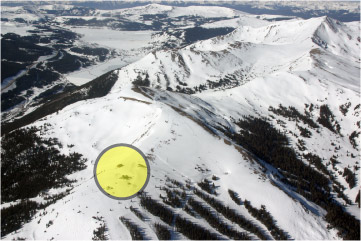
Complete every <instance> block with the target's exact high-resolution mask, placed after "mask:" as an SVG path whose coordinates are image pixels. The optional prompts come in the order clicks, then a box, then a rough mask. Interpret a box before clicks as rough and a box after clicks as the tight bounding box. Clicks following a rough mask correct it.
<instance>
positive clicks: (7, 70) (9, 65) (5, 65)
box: [1, 59, 27, 83]
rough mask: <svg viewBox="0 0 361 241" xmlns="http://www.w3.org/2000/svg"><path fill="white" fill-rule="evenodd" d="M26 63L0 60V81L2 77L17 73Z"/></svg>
mask: <svg viewBox="0 0 361 241" xmlns="http://www.w3.org/2000/svg"><path fill="white" fill-rule="evenodd" d="M26 66H27V65H26V64H24V63H17V62H11V61H7V60H5V59H2V60H1V83H2V82H3V80H4V79H6V78H9V77H12V76H15V75H17V74H18V73H19V72H20V71H21V70H24V69H25V68H26Z"/></svg>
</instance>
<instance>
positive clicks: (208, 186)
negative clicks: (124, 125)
mask: <svg viewBox="0 0 361 241" xmlns="http://www.w3.org/2000/svg"><path fill="white" fill-rule="evenodd" d="M197 184H198V186H199V187H200V188H202V189H203V190H204V191H206V192H208V193H209V194H213V195H217V192H216V186H215V185H214V182H213V183H212V182H211V181H209V180H208V179H203V180H202V181H201V182H199V183H197Z"/></svg>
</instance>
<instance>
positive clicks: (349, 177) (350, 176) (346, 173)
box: [342, 167, 357, 188]
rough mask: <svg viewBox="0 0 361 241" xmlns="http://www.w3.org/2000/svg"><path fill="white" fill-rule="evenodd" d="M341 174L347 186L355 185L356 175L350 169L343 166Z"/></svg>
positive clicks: (352, 186)
mask: <svg viewBox="0 0 361 241" xmlns="http://www.w3.org/2000/svg"><path fill="white" fill-rule="evenodd" d="M342 176H343V177H345V180H346V182H347V183H348V186H349V187H350V188H354V187H355V186H356V183H357V179H356V175H355V173H353V172H352V171H351V170H350V169H348V168H347V167H345V168H344V169H343V175H342Z"/></svg>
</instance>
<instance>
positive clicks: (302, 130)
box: [296, 124, 312, 138]
mask: <svg viewBox="0 0 361 241" xmlns="http://www.w3.org/2000/svg"><path fill="white" fill-rule="evenodd" d="M296 125H297V128H298V129H299V130H300V135H301V136H303V137H306V138H310V137H311V135H312V133H311V131H309V130H308V129H307V128H303V127H302V126H300V125H298V124H296Z"/></svg>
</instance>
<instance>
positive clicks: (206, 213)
mask: <svg viewBox="0 0 361 241" xmlns="http://www.w3.org/2000/svg"><path fill="white" fill-rule="evenodd" d="M188 204H189V205H190V206H191V207H192V208H193V209H194V210H195V211H196V212H197V213H198V214H199V215H200V216H202V217H203V218H204V219H205V220H206V221H207V222H208V223H209V224H210V225H211V226H212V227H213V228H215V229H216V230H217V231H218V232H220V233H221V234H224V235H226V236H227V237H229V238H230V239H235V240H249V239H250V237H249V236H248V235H247V234H246V233H241V232H238V231H237V230H236V229H234V228H232V227H231V226H230V225H228V224H227V223H226V222H224V221H222V220H221V218H219V217H218V215H216V214H215V213H213V212H212V211H211V210H210V208H208V207H205V206H204V205H202V204H201V203H200V202H198V201H196V200H194V199H193V198H190V199H189V200H188Z"/></svg>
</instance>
